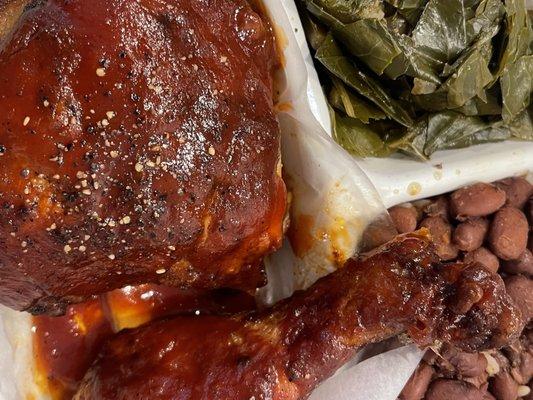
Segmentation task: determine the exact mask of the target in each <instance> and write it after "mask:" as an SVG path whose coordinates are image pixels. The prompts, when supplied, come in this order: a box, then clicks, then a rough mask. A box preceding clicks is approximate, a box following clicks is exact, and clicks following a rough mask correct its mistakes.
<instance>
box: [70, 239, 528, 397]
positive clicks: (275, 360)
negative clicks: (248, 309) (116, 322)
mask: <svg viewBox="0 0 533 400" xmlns="http://www.w3.org/2000/svg"><path fill="white" fill-rule="evenodd" d="M522 325H523V322H522V320H521V316H520V313H519V311H518V310H517V308H516V307H515V306H514V305H513V303H512V301H511V300H510V298H509V297H508V295H507V294H506V292H505V287H504V284H503V281H502V280H501V278H499V277H498V275H496V274H493V273H491V272H489V271H488V270H485V269H484V268H483V267H482V266H481V265H479V264H463V263H456V264H448V265H443V264H441V263H440V262H438V258H437V256H436V255H435V250H434V248H433V245H432V244H431V242H430V241H429V240H428V239H427V238H426V237H424V236H423V235H420V234H410V235H407V236H403V237H399V238H397V239H396V240H394V241H393V242H390V243H389V244H387V245H385V246H384V247H382V248H381V249H379V250H377V251H376V252H374V253H373V254H371V255H369V256H368V257H367V258H366V259H364V260H362V261H356V260H351V261H349V262H348V263H347V265H346V266H345V267H344V268H342V269H340V270H338V271H336V272H334V273H333V274H331V275H329V276H327V277H325V278H322V279H321V280H319V281H318V282H317V283H316V284H315V285H314V286H312V287H311V288H310V289H308V290H307V291H304V292H299V293H297V294H296V295H294V296H293V297H292V298H290V299H288V300H286V301H284V302H281V303H279V304H278V305H276V306H274V307H273V308H272V309H269V310H264V311H259V312H253V313H244V314H240V315H236V316H232V317H227V316H226V317H223V316H220V317H217V316H180V317H176V318H172V319H167V320H160V321H156V322H154V323H151V324H149V325H147V326H144V327H141V328H138V329H134V330H130V331H126V332H124V333H121V334H119V335H118V336H116V337H115V338H113V339H111V340H110V341H109V342H108V343H107V344H106V345H105V347H104V349H103V350H102V352H101V354H100V357H99V358H98V359H97V361H96V362H95V363H94V364H93V366H92V367H91V368H90V370H89V371H88V373H87V374H86V376H85V378H84V381H83V382H82V384H81V387H80V389H79V390H78V393H77V394H76V396H75V397H74V398H75V399H76V400H97V399H98V400H107V399H109V400H125V399H128V400H134V399H149V400H171V399H172V400H185V399H187V400H213V399H217V400H226V399H227V400H229V399H239V400H250V399H256V400H259V399H271V400H299V399H305V398H307V396H308V395H309V394H310V393H311V391H312V390H313V389H314V388H315V387H316V386H317V385H318V384H319V383H320V382H321V381H322V380H324V379H325V378H327V377H328V376H330V375H331V374H333V373H334V371H335V370H336V369H337V368H339V367H340V366H341V365H342V364H343V363H345V362H346V361H348V360H349V359H350V358H351V357H353V355H354V354H355V352H356V351H357V349H358V348H360V347H361V346H363V345H365V344H367V343H372V342H377V341H381V340H383V339H385V338H388V337H390V336H394V335H397V334H399V333H403V332H407V333H408V334H409V336H410V337H411V339H412V340H414V341H415V342H416V343H417V344H419V345H420V346H425V345H429V344H432V343H433V342H435V341H437V340H439V341H445V342H449V343H453V344H455V345H457V346H459V347H461V348H463V349H465V350H479V349H484V348H494V347H498V346H502V345H504V344H505V343H506V342H507V341H508V340H510V339H512V338H513V337H516V336H517V335H518V333H519V332H520V330H521V328H522Z"/></svg>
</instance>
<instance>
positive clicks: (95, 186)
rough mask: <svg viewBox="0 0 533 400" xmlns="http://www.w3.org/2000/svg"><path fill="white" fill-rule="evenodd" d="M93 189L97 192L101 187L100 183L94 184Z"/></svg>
mask: <svg viewBox="0 0 533 400" xmlns="http://www.w3.org/2000/svg"><path fill="white" fill-rule="evenodd" d="M93 187H94V189H95V190H98V188H99V187H100V184H99V183H98V182H94V183H93Z"/></svg>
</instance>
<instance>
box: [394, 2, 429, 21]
mask: <svg viewBox="0 0 533 400" xmlns="http://www.w3.org/2000/svg"><path fill="white" fill-rule="evenodd" d="M387 2H388V3H389V4H391V5H392V6H394V7H396V8H397V10H398V12H399V13H400V14H401V15H402V16H403V17H404V18H405V19H406V20H407V21H408V22H409V23H410V24H411V25H412V26H415V25H416V23H417V21H418V19H419V18H420V15H421V14H422V11H423V10H424V7H425V6H426V4H427V2H428V0H387Z"/></svg>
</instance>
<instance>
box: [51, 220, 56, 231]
mask: <svg viewBox="0 0 533 400" xmlns="http://www.w3.org/2000/svg"><path fill="white" fill-rule="evenodd" d="M56 228H57V225H56V224H55V222H54V223H53V224H52V225H50V228H49V229H50V230H51V231H53V230H54V229H56Z"/></svg>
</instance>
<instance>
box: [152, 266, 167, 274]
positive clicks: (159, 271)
mask: <svg viewBox="0 0 533 400" xmlns="http://www.w3.org/2000/svg"><path fill="white" fill-rule="evenodd" d="M165 272H167V270H166V269H164V268H161V269H158V270H157V271H155V273H156V274H158V275H162V274H164V273H165Z"/></svg>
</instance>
